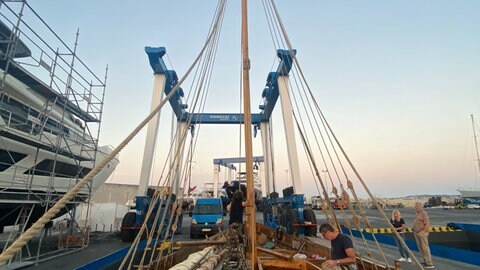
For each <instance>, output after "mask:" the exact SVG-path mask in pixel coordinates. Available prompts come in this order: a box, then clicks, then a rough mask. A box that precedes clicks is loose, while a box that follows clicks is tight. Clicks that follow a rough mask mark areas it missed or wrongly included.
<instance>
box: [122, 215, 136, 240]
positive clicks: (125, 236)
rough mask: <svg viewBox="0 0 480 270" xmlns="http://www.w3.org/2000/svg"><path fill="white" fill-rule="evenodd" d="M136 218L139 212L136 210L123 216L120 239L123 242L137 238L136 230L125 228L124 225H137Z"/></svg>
mask: <svg viewBox="0 0 480 270" xmlns="http://www.w3.org/2000/svg"><path fill="white" fill-rule="evenodd" d="M136 218H137V214H136V213H135V212H128V213H126V214H125V216H123V219H122V229H121V230H120V239H122V242H132V241H133V239H134V238H135V230H132V229H123V227H133V226H135V219H136Z"/></svg>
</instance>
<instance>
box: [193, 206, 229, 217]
mask: <svg viewBox="0 0 480 270" xmlns="http://www.w3.org/2000/svg"><path fill="white" fill-rule="evenodd" d="M193 213H194V214H201V215H209V214H220V213H222V212H221V211H220V205H219V204H197V205H195V208H194V209H193Z"/></svg>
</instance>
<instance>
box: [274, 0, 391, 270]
mask: <svg viewBox="0 0 480 270" xmlns="http://www.w3.org/2000/svg"><path fill="white" fill-rule="evenodd" d="M272 7H273V9H274V10H275V13H276V14H277V18H278V21H279V24H280V27H281V28H282V32H283V33H284V35H283V36H284V37H285V40H286V42H287V44H288V48H289V50H292V46H291V43H290V41H289V39H288V36H287V35H286V32H285V28H284V27H283V24H282V22H281V20H280V19H279V18H280V17H279V16H278V11H277V9H276V7H275V4H274V2H273V1H272ZM293 61H295V63H296V67H297V68H298V70H299V73H300V75H301V77H302V79H303V81H305V79H304V75H303V72H302V71H301V69H300V66H299V65H298V59H297V58H296V57H295V56H293ZM305 84H306V88H307V89H308V92H309V95H310V97H311V100H312V102H313V103H314V104H315V107H316V108H317V109H318V112H319V114H320V119H322V121H325V122H324V123H326V119H325V118H324V115H323V113H322V112H321V111H320V110H319V107H318V104H317V103H316V101H315V99H314V97H313V93H312V91H311V89H310V87H309V86H308V84H307V83H306V81H305ZM297 124H298V123H297ZM324 125H325V124H324ZM326 125H327V127H328V128H327V127H325V130H326V131H327V132H326V133H327V135H328V134H332V136H333V137H334V139H335V141H336V145H337V146H338V147H339V148H340V150H341V152H342V154H343V156H344V157H345V158H346V160H347V162H348V164H349V165H350V167H351V168H352V170H353V171H354V173H355V175H356V176H357V178H358V179H359V181H360V182H361V183H362V186H363V187H364V188H365V190H366V191H367V193H368V195H369V196H370V198H371V199H372V201H373V202H374V203H375V205H376V207H377V210H378V211H379V212H380V213H381V214H382V217H383V219H384V220H385V222H386V223H387V224H388V225H389V226H390V227H393V225H391V224H390V222H389V219H388V217H386V215H385V213H384V212H383V209H381V208H380V207H379V205H378V202H377V200H376V199H375V198H374V197H373V195H372V194H371V192H370V191H369V189H368V187H366V185H365V182H364V181H363V179H362V178H361V177H360V175H359V174H358V172H357V170H356V169H355V167H354V166H353V164H352V163H351V161H350V159H349V158H348V156H347V155H346V153H345V151H344V150H343V148H342V146H341V145H340V143H339V141H338V140H337V138H336V136H335V134H334V133H333V131H332V130H331V128H330V126H329V125H328V123H326ZM330 140H331V139H330ZM331 145H332V146H333V143H331ZM327 149H328V148H327ZM332 149H333V150H334V151H335V152H334V153H335V154H336V157H337V161H339V164H340V166H341V168H342V171H343V173H344V176H345V177H346V179H347V186H348V188H349V190H350V191H352V193H353V195H354V198H355V200H356V201H357V203H358V202H359V200H358V197H357V196H356V192H355V190H354V189H353V184H352V183H351V181H350V180H349V177H348V176H347V174H346V171H345V168H344V167H343V165H342V162H340V158H339V156H338V153H337V152H336V150H335V149H336V148H335V147H333V148H332ZM332 164H333V161H332ZM336 174H337V179H338V180H340V177H339V176H338V173H337V172H336ZM329 176H330V173H329ZM340 187H341V190H342V197H343V198H344V199H346V200H347V201H349V200H350V198H349V196H348V193H347V192H346V190H345V189H344V186H343V183H341V182H340ZM334 193H336V192H334ZM336 195H337V196H338V194H336ZM359 205H360V204H359ZM349 208H350V210H352V211H353V212H354V209H353V208H352V207H351V204H349ZM360 212H361V213H362V217H364V218H365V220H366V222H368V219H366V216H365V213H364V211H363V210H360ZM354 217H356V216H355V215H354ZM354 223H355V224H356V225H357V226H358V224H359V223H358V221H357V220H356V219H355V221H354ZM367 224H368V223H367ZM375 243H376V244H377V247H378V248H379V251H380V254H381V255H382V257H383V258H384V260H385V262H386V264H387V265H388V263H387V261H386V259H385V255H384V253H383V251H382V250H381V248H380V247H379V245H378V241H377V240H376V239H375Z"/></svg>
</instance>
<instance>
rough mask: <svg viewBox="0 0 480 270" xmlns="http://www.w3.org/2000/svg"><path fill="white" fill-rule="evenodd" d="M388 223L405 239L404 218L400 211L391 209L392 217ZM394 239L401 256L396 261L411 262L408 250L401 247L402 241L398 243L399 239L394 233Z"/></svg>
mask: <svg viewBox="0 0 480 270" xmlns="http://www.w3.org/2000/svg"><path fill="white" fill-rule="evenodd" d="M390 223H392V225H393V227H394V228H395V230H396V231H397V232H398V234H399V235H400V237H401V238H402V239H403V240H404V241H405V220H403V218H402V215H401V214H400V211H398V210H393V212H392V219H390ZM394 239H395V242H396V243H397V246H398V251H399V252H400V256H401V257H400V259H398V261H400V262H405V261H408V262H409V263H411V262H412V259H410V256H409V255H408V252H407V251H406V250H405V249H404V248H403V246H402V243H400V239H397V237H395V235H394Z"/></svg>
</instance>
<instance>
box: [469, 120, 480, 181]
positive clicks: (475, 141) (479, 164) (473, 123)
mask: <svg viewBox="0 0 480 270" xmlns="http://www.w3.org/2000/svg"><path fill="white" fill-rule="evenodd" d="M470 117H471V118H472V128H473V142H474V143H475V154H476V155H477V166H478V173H479V175H480V155H479V154H478V142H477V132H476V131H475V121H474V120H473V114H471V115H470ZM477 184H478V183H477Z"/></svg>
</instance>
